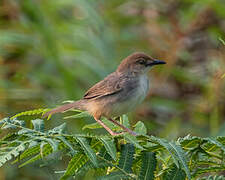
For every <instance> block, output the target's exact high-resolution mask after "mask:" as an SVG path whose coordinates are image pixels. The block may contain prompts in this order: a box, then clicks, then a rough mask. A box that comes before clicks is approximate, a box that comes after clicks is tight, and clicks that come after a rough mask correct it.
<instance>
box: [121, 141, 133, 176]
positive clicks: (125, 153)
mask: <svg viewBox="0 0 225 180" xmlns="http://www.w3.org/2000/svg"><path fill="white" fill-rule="evenodd" d="M134 153H135V149H134V145H133V144H124V145H122V146H121V154H120V160H119V165H118V166H119V168H121V169H123V170H124V171H126V172H128V173H132V169H131V167H132V163H133V158H134V157H133V155H134Z"/></svg>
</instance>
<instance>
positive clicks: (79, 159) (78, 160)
mask: <svg viewBox="0 0 225 180" xmlns="http://www.w3.org/2000/svg"><path fill="white" fill-rule="evenodd" d="M87 161H88V157H87V156H86V155H85V154H83V153H82V152H79V153H77V154H75V155H74V156H73V158H72V159H71V160H70V162H69V164H68V166H67V168H66V172H65V173H64V174H63V176H62V177H61V178H60V180H66V179H67V178H68V177H70V176H72V175H74V174H75V173H76V172H77V170H78V169H79V168H80V167H82V166H83V165H84V164H85V163H86V162H87Z"/></svg>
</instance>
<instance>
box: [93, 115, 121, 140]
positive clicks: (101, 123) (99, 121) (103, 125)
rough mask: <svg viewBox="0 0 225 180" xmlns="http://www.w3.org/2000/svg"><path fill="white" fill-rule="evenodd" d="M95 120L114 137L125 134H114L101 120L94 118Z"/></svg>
mask: <svg viewBox="0 0 225 180" xmlns="http://www.w3.org/2000/svg"><path fill="white" fill-rule="evenodd" d="M94 119H95V120H96V121H97V122H98V123H99V124H100V125H101V126H102V127H104V128H105V129H106V131H108V132H109V133H110V134H111V135H112V136H116V135H121V134H123V132H122V133H116V132H113V131H112V130H111V129H110V128H109V127H108V126H106V125H105V124H104V123H103V122H102V121H101V120H100V118H96V117H94Z"/></svg>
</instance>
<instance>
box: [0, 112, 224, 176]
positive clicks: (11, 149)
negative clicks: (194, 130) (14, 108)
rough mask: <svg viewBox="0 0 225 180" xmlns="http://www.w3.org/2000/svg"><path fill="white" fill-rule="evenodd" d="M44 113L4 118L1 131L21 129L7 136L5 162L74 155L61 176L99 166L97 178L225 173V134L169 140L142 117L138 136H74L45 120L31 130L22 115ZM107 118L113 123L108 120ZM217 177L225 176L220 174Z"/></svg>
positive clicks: (124, 120)
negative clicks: (149, 131) (152, 130)
mask: <svg viewBox="0 0 225 180" xmlns="http://www.w3.org/2000/svg"><path fill="white" fill-rule="evenodd" d="M43 112H46V110H45V109H44V110H40V109H39V110H34V111H28V112H24V113H20V114H18V115H16V116H14V117H12V118H4V119H2V120H1V121H0V124H1V129H16V131H14V132H12V133H10V134H7V135H5V136H4V137H3V138H2V139H1V144H0V152H1V154H0V165H1V166H2V165H3V164H5V163H6V162H7V161H10V160H12V158H16V160H14V161H13V163H19V164H20V165H19V167H23V166H25V165H28V164H30V163H34V162H36V161H38V160H41V162H40V163H41V164H43V166H46V165H47V164H49V163H51V162H53V163H55V160H57V161H60V160H62V159H63V158H65V156H68V157H69V162H68V165H67V168H66V170H64V169H63V170H61V171H57V172H55V173H59V174H62V176H61V178H60V179H61V180H65V179H68V178H69V177H71V176H73V177H83V176H85V175H86V174H87V173H88V172H89V171H90V170H94V177H96V179H107V180H109V179H138V180H153V179H168V180H171V179H174V180H182V179H183V180H185V179H191V178H192V179H193V178H194V179H196V178H197V177H201V176H202V175H204V174H207V175H209V174H215V173H219V172H223V171H225V163H224V162H225V161H224V155H225V137H224V136H223V137H222V136H219V137H216V138H200V137H196V136H190V135H188V136H186V137H184V138H179V139H178V140H177V141H168V140H166V139H162V138H158V137H155V136H148V135H147V134H146V133H147V130H146V127H145V125H144V124H143V123H142V122H141V121H139V122H137V124H135V126H134V127H135V128H134V131H135V132H136V133H137V134H138V136H132V135H130V134H127V133H125V134H123V135H119V136H117V137H113V136H111V135H95V134H73V135H70V134H66V132H65V129H66V123H63V124H61V125H59V126H57V127H54V128H53V129H50V130H45V127H44V120H42V119H33V120H31V121H30V122H31V124H32V127H33V128H28V127H27V126H26V125H25V124H26V123H25V121H23V120H19V119H18V118H20V117H22V116H27V115H28V116H29V115H37V114H40V113H43ZM86 115H87V114H85V113H83V112H80V113H79V114H78V116H79V117H83V116H86ZM104 121H105V122H106V123H108V124H109V121H107V120H106V119H104ZM120 121H121V122H122V123H123V124H125V125H126V126H127V127H130V124H129V121H128V118H127V116H125V115H124V116H122V117H121V118H120ZM109 126H111V128H112V129H114V130H118V131H119V130H120V131H121V130H122V129H119V128H118V127H115V125H113V124H109ZM84 128H90V129H96V128H99V126H98V124H96V123H94V124H89V125H86V126H85V127H84ZM51 155H52V157H50V156H51ZM49 157H50V158H49ZM46 162H47V164H46ZM209 178H212V176H210V177H209ZM215 178H217V179H221V178H225V177H223V176H214V179H215Z"/></svg>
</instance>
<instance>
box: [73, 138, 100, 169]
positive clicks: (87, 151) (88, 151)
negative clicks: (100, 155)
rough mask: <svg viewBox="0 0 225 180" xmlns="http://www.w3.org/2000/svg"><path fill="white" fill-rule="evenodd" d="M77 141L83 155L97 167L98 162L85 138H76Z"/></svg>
mask: <svg viewBox="0 0 225 180" xmlns="http://www.w3.org/2000/svg"><path fill="white" fill-rule="evenodd" d="M77 141H78V142H79V144H80V145H81V147H82V149H83V150H84V152H85V154H86V155H87V156H88V157H89V159H90V160H91V162H92V163H93V164H94V165H95V166H96V167H97V166H98V161H97V157H96V154H95V152H94V151H93V149H91V146H90V145H89V144H88V142H87V140H86V138H82V137H77Z"/></svg>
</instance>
